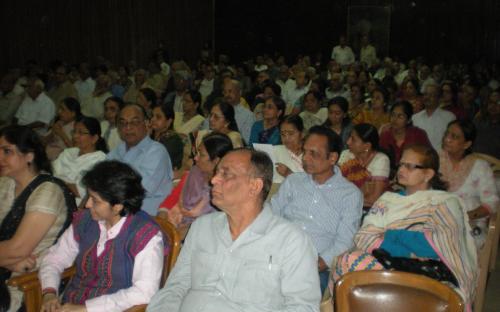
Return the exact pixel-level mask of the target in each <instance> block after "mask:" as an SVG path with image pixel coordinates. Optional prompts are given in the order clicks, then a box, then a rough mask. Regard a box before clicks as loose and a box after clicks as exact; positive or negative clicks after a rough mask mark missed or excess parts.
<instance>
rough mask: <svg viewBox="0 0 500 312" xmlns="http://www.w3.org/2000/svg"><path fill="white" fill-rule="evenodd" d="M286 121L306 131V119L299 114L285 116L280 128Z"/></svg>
mask: <svg viewBox="0 0 500 312" xmlns="http://www.w3.org/2000/svg"><path fill="white" fill-rule="evenodd" d="M285 123H287V124H291V125H293V126H294V127H295V128H296V129H297V130H299V131H300V132H302V131H304V121H303V120H302V118H301V117H300V116H299V115H288V116H285V118H283V120H282V121H281V123H280V128H281V125H283V124H285Z"/></svg>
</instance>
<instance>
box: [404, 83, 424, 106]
mask: <svg viewBox="0 0 500 312" xmlns="http://www.w3.org/2000/svg"><path fill="white" fill-rule="evenodd" d="M401 91H402V96H401V100H404V101H408V102H409V103H410V104H411V106H412V108H413V113H414V114H416V113H418V112H420V111H421V110H423V109H424V101H423V98H422V96H421V95H420V85H419V83H418V80H417V79H410V78H407V79H405V80H404V81H403V83H402V85H401Z"/></svg>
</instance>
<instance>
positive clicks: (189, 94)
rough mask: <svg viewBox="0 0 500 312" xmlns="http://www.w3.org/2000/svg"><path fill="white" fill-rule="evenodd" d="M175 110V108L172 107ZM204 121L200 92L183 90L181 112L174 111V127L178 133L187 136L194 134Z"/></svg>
mask: <svg viewBox="0 0 500 312" xmlns="http://www.w3.org/2000/svg"><path fill="white" fill-rule="evenodd" d="M174 111H175V109H174ZM203 121H205V118H204V117H203V113H202V111H201V94H200V92H198V91H196V90H187V91H185V92H184V96H183V103H182V112H175V119H174V129H175V131H177V132H178V133H181V134H184V135H186V136H189V135H190V134H194V135H195V134H196V132H197V131H198V130H200V127H201V125H202V123H203Z"/></svg>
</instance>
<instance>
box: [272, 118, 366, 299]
mask: <svg viewBox="0 0 500 312" xmlns="http://www.w3.org/2000/svg"><path fill="white" fill-rule="evenodd" d="M341 147H342V140H341V139H340V137H339V136H338V135H337V134H335V132H333V130H331V129H328V128H325V127H322V126H315V127H313V128H311V129H310V130H309V134H308V136H307V137H306V140H305V143H304V156H303V158H302V164H303V166H304V171H305V172H304V173H300V172H299V173H295V174H292V175H290V176H288V177H287V178H286V179H285V181H284V182H283V183H282V184H281V186H280V188H279V190H278V193H277V194H275V195H274V196H273V197H272V199H271V201H270V203H271V206H272V209H273V212H275V213H276V214H277V215H279V216H282V217H284V218H285V219H287V220H289V221H291V222H293V223H296V224H298V225H299V226H300V227H301V228H302V229H303V230H304V231H305V232H306V233H307V234H308V235H309V237H310V238H311V240H312V242H313V244H314V246H315V247H316V251H317V252H318V266H317V269H318V271H319V274H320V281H321V291H322V292H323V290H324V289H325V288H326V285H327V282H328V271H329V270H330V265H331V263H332V260H333V258H334V257H336V256H337V255H339V254H341V253H343V252H345V251H347V250H349V249H350V248H351V247H352V241H353V237H354V234H355V233H356V231H357V230H358V228H359V223H360V221H361V212H362V206H363V195H362V194H361V192H360V191H359V190H358V189H357V188H356V186H355V185H353V184H352V183H350V182H349V181H347V180H346V179H345V178H344V177H343V176H342V173H341V171H340V169H339V168H338V167H337V166H336V165H335V164H336V163H337V160H338V158H339V154H340V151H341Z"/></svg>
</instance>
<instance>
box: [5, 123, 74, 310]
mask: <svg viewBox="0 0 500 312" xmlns="http://www.w3.org/2000/svg"><path fill="white" fill-rule="evenodd" d="M0 198H2V201H0V298H2V300H0V301H1V302H2V303H5V302H9V301H10V308H9V304H8V303H7V306H0V310H2V311H17V310H18V309H19V308H20V307H21V304H22V302H23V293H22V292H21V291H20V290H18V289H17V288H14V287H9V288H8V292H7V289H6V283H5V281H6V280H7V279H9V277H10V276H11V275H14V276H16V275H20V274H24V273H26V272H28V271H32V270H34V269H35V268H37V267H38V265H39V264H40V262H39V261H37V260H40V259H41V258H42V257H43V255H44V254H45V253H46V252H47V249H48V248H49V247H50V246H52V245H53V244H54V242H55V241H56V239H57V237H58V236H59V235H60V233H62V231H64V229H65V228H66V227H67V226H68V225H69V224H70V223H71V218H72V215H73V212H74V211H75V209H76V206H75V201H74V198H73V196H72V194H71V192H70V191H69V190H68V189H67V188H66V186H65V185H64V183H63V182H62V181H60V180H59V179H56V178H54V177H53V176H52V170H51V167H50V162H49V160H48V159H47V155H46V154H45V150H44V148H43V145H42V142H41V140H40V138H39V137H38V135H37V134H36V133H35V132H34V131H33V130H31V129H30V128H28V127H25V126H7V127H5V128H3V129H1V130H0ZM9 293H10V295H9ZM9 297H10V300H8V299H9Z"/></svg>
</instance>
